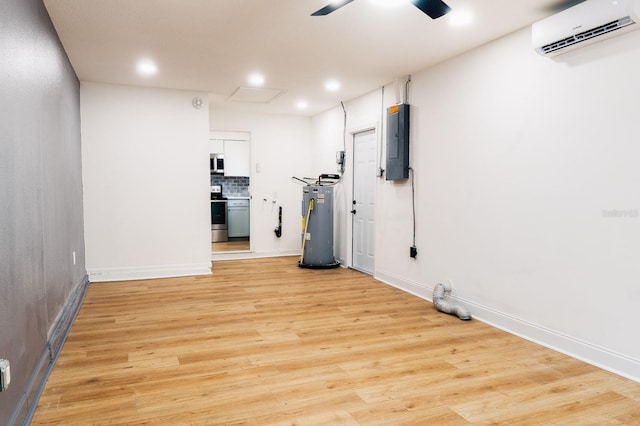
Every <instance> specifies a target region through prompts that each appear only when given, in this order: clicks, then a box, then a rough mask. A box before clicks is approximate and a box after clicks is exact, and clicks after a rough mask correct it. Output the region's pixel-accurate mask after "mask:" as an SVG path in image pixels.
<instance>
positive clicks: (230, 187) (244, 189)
mask: <svg viewBox="0 0 640 426" xmlns="http://www.w3.org/2000/svg"><path fill="white" fill-rule="evenodd" d="M211 185H222V195H223V196H224V197H248V196H249V177H248V176H220V175H211Z"/></svg>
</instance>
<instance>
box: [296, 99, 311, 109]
mask: <svg viewBox="0 0 640 426" xmlns="http://www.w3.org/2000/svg"><path fill="white" fill-rule="evenodd" d="M296 108H298V109H307V108H309V103H308V102H307V101H298V102H297V103H296Z"/></svg>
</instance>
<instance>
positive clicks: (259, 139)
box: [210, 109, 314, 268]
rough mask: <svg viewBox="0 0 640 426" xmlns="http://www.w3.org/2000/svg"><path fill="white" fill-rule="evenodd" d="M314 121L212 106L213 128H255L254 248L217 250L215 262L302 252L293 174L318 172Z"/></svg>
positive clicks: (252, 130)
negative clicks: (279, 233) (244, 252)
mask: <svg viewBox="0 0 640 426" xmlns="http://www.w3.org/2000/svg"><path fill="white" fill-rule="evenodd" d="M310 123H311V119H310V118H308V117H300V116H289V115H273V114H256V113H254V114H252V113H238V112H232V111H222V110H215V109H212V110H211V112H210V125H211V130H215V131H246V132H250V133H251V176H250V190H251V197H252V199H251V250H252V253H251V254H248V255H237V254H234V255H229V254H217V253H216V254H214V255H213V259H214V261H215V260H216V259H228V258H236V257H260V256H282V255H295V254H299V253H300V238H301V230H300V218H301V202H302V188H301V186H300V185H298V184H297V183H295V182H294V181H293V180H292V179H291V178H292V177H293V176H298V177H300V176H309V175H310V174H311V173H313V171H314V168H313V163H312V154H313V153H312V152H311V149H310V148H311V146H312V145H311V125H310ZM256 165H259V170H260V171H259V172H257V168H256ZM311 175H312V176H313V174H311ZM279 206H282V236H281V237H280V238H277V237H276V235H275V233H274V232H273V231H274V229H275V228H276V227H277V226H278V207H279ZM214 268H215V267H214Z"/></svg>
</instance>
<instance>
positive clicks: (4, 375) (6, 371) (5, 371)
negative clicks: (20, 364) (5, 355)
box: [0, 359, 11, 392]
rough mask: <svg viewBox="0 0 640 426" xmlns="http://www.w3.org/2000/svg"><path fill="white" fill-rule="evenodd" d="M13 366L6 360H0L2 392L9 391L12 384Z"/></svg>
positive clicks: (0, 390) (0, 388) (0, 387)
mask: <svg viewBox="0 0 640 426" xmlns="http://www.w3.org/2000/svg"><path fill="white" fill-rule="evenodd" d="M10 367H11V366H10V365H9V361H8V360H6V359H0V392H2V391H5V390H7V388H8V387H9V383H11V368H10Z"/></svg>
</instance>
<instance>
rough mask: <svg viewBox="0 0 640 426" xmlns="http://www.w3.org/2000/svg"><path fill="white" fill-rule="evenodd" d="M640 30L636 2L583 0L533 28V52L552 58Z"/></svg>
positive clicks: (639, 10) (537, 23)
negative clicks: (583, 0)
mask: <svg viewBox="0 0 640 426" xmlns="http://www.w3.org/2000/svg"><path fill="white" fill-rule="evenodd" d="M636 29H640V0H587V1H585V2H583V3H580V4H578V5H577V6H574V7H571V8H569V9H567V10H564V11H562V12H560V13H558V14H556V15H553V16H550V17H548V18H546V19H543V20H542V21H540V22H536V23H535V24H533V26H532V28H531V32H532V43H533V48H534V49H535V50H536V52H538V53H539V54H541V55H543V56H556V55H560V54H562V53H565V52H568V51H570V50H573V49H576V48H579V47H584V46H587V45H589V44H593V43H596V42H599V41H603V40H606V39H607V38H611V37H615V36H618V35H622V34H624V33H626V32H629V31H633V30H636Z"/></svg>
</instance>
